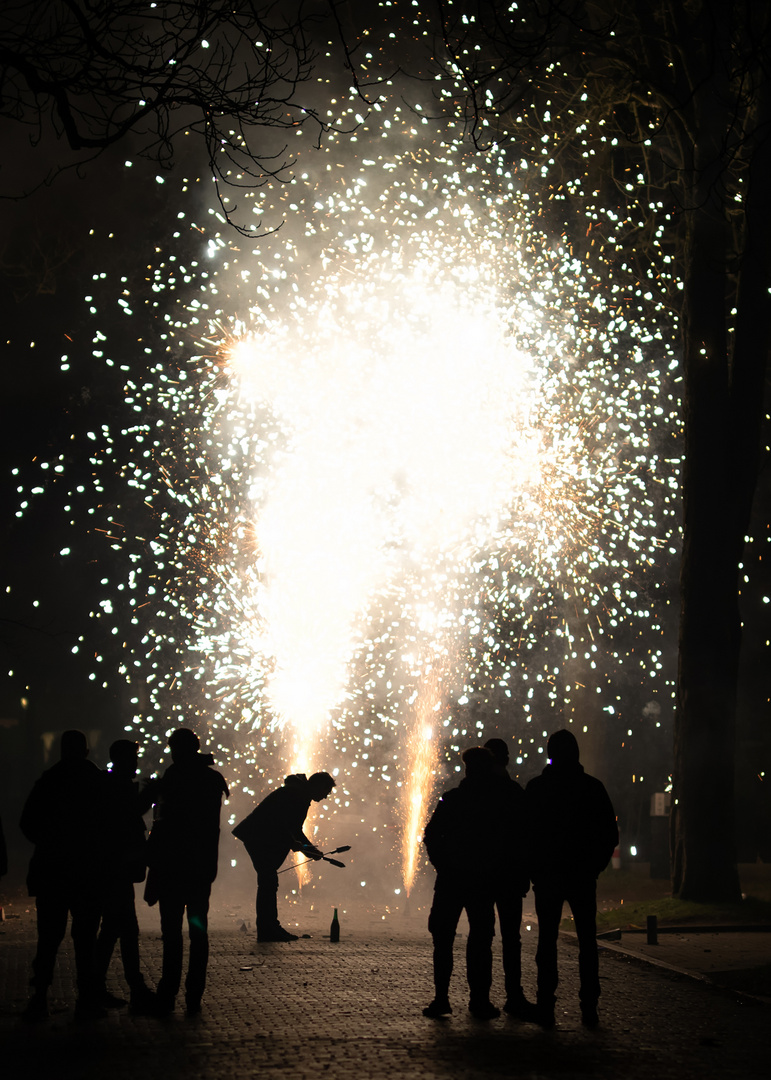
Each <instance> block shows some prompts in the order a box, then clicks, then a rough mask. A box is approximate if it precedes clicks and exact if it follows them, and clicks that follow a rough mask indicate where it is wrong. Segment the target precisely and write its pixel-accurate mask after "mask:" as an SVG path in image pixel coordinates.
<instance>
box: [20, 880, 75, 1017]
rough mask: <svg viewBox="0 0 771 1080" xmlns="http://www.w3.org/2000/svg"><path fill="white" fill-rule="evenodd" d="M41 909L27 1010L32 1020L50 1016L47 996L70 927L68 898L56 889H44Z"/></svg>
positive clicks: (38, 903)
mask: <svg viewBox="0 0 771 1080" xmlns="http://www.w3.org/2000/svg"><path fill="white" fill-rule="evenodd" d="M35 907H36V909H37V949H36V951H35V958H34V960H33V961H32V985H33V987H34V990H33V994H32V997H31V998H30V1001H29V1004H28V1005H27V1008H26V1009H25V1012H24V1016H25V1018H26V1019H28V1020H38V1019H42V1018H43V1017H45V1016H47V1015H48V1006H47V1004H46V995H47V994H48V988H49V987H50V985H51V982H52V980H53V975H54V965H55V963H56V953H57V952H58V949H59V946H60V945H61V943H62V941H63V940H64V935H65V932H66V930H67V914H68V911H69V909H68V907H67V900H66V898H65V897H64V896H63V895H61V894H60V893H58V892H56V891H54V890H47V891H41V892H40V895H38V896H36V897H35Z"/></svg>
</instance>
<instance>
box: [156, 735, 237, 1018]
mask: <svg viewBox="0 0 771 1080" xmlns="http://www.w3.org/2000/svg"><path fill="white" fill-rule="evenodd" d="M200 745H201V744H200V741H199V739H198V736H197V735H196V734H195V732H193V731H191V730H190V729H189V728H177V730H176V731H173V732H172V733H171V735H170V736H169V749H170V750H171V759H172V764H171V765H169V767H168V769H166V771H165V772H164V774H163V776H162V777H161V778H160V780H158V781H157V782H156V784H155V785H154V787H153V788H152V798H153V802H154V803H155V820H154V822H153V826H152V831H151V833H150V838H149V841H148V864H149V867H150V871H149V874H148V877H147V885H146V887H145V899H146V900H147V902H148V903H149V904H151V905H152V904H154V903H155V902H156V900H157V901H158V903H159V906H160V911H161V936H162V938H163V966H162V972H161V981H160V983H159V984H158V991H157V1008H156V1011H157V1013H158V1014H159V1015H167V1014H168V1013H170V1012H172V1011H173V1010H174V1004H175V1000H176V996H177V994H178V993H179V987H180V983H181V981H182V920H183V917H184V915H185V912H186V911H187V927H188V933H189V935H190V955H189V958H188V965H187V975H186V978H185V1003H186V1006H187V1013H188V1015H189V1016H192V1015H195V1014H196V1013H198V1012H200V1011H201V998H202V997H203V992H204V989H205V986H206V968H207V966H208V963H209V933H208V926H209V897H210V894H211V887H212V882H213V881H214V879H215V878H216V876H217V854H218V847H219V836H220V807H221V805H222V799H223V797H224V798H227V797H228V794H229V793H228V787H227V784H226V783H225V781H224V779H223V777H222V775H221V774H220V773H218V772H216V771H215V770H214V769H213V768H212V764H213V759H212V756H211V754H200V753H199V752H198V750H199V747H200Z"/></svg>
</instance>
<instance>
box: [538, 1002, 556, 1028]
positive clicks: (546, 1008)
mask: <svg viewBox="0 0 771 1080" xmlns="http://www.w3.org/2000/svg"><path fill="white" fill-rule="evenodd" d="M533 1019H534V1020H535V1023H536V1024H540V1026H541V1027H542V1028H553V1027H554V1025H555V1023H556V1020H555V1018H554V1005H553V1004H549V1005H547V1004H538V1005H536V1007H535V1015H534V1017H533Z"/></svg>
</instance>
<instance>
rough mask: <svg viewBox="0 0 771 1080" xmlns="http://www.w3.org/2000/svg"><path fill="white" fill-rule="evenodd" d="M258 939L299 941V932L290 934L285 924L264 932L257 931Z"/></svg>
mask: <svg viewBox="0 0 771 1080" xmlns="http://www.w3.org/2000/svg"><path fill="white" fill-rule="evenodd" d="M257 940H258V941H297V940H298V937H297V934H290V933H289V931H288V930H285V929H284V927H283V926H277V927H275V929H273V930H266V931H265V932H263V933H260V932H259V931H258V932H257Z"/></svg>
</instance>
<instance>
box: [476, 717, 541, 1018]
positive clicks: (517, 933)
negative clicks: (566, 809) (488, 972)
mask: <svg viewBox="0 0 771 1080" xmlns="http://www.w3.org/2000/svg"><path fill="white" fill-rule="evenodd" d="M485 749H487V750H489V751H490V753H491V754H492V755H493V760H494V763H495V769H494V771H495V776H496V779H497V781H498V783H500V784H502V785H503V789H504V793H505V797H506V798H508V799H509V800H510V801H511V811H510V812H511V814H512V828H511V833H510V835H509V836H507V838H506V844H507V847H506V850H505V852H504V851H502V852H501V853H500V854H501V863H500V867H499V868H498V869H499V873H498V875H497V878H496V887H495V909H496V911H497V913H498V928H499V930H500V935H501V952H502V955H503V977H504V982H505V986H506V1003H505V1004H504V1006H503V1011H504V1012H506V1013H508V1014H509V1016H518V1017H519V1018H520V1019H532V1017H533V1006H532V1005H531V1003H530V1002H529V1001H528V1000H527V998H526V997H525V992H524V990H523V989H522V932H521V927H522V898H523V897H524V896H526V895H527V892H528V890H529V888H530V878H529V877H528V871H527V868H526V844H525V792H524V789H523V788H522V787H521V786H520V785H519V784H518V783H517V781H516V780H514V779H513V778H512V777H511V776H509V770H508V767H507V766H508V764H509V747H508V743H507V742H506V740H505V739H497V738H494V739H488V740H487V742H486V743H485Z"/></svg>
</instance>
